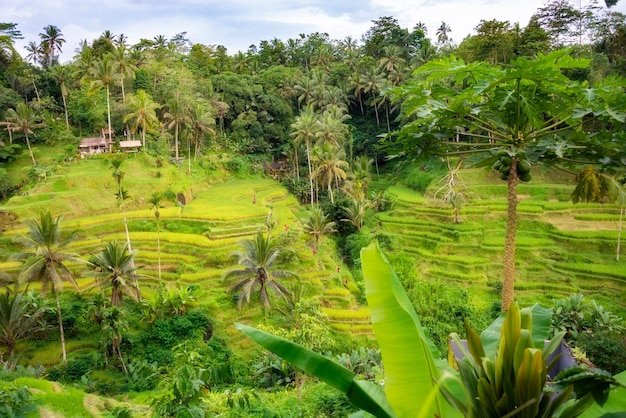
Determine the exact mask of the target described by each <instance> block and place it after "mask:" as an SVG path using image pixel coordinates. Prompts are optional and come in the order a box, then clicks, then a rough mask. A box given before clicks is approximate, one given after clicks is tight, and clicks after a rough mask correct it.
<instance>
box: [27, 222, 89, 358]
mask: <svg viewBox="0 0 626 418" xmlns="http://www.w3.org/2000/svg"><path fill="white" fill-rule="evenodd" d="M24 223H25V224H26V226H27V227H28V232H27V233H26V234H20V235H18V236H16V237H15V240H16V241H17V242H18V243H20V244H22V245H23V246H24V247H25V250H24V251H23V252H21V253H18V254H17V255H16V257H17V258H25V259H26V262H25V263H24V266H23V267H22V270H21V271H20V274H19V275H18V280H19V281H23V280H26V281H27V282H29V283H30V282H40V283H41V288H42V292H46V291H47V290H48V289H50V290H51V291H52V295H53V296H54V301H55V302H56V308H57V314H58V319H59V333H60V336H61V351H62V355H63V365H67V354H66V351H65V335H64V333H63V316H62V314H61V303H60V302H59V292H60V291H61V289H62V288H63V282H65V281H66V282H69V283H70V284H72V285H73V286H74V287H75V288H78V285H77V284H76V281H75V280H74V278H73V277H72V273H71V272H70V270H69V269H68V267H67V266H66V265H65V263H66V262H68V261H69V262H82V261H81V260H80V259H79V258H78V256H77V255H76V254H73V253H69V252H66V251H65V249H66V248H67V246H68V245H69V244H70V243H71V242H72V241H74V240H75V239H76V238H77V236H78V232H76V231H74V232H71V233H70V234H69V235H67V236H65V237H63V236H62V235H61V232H62V231H61V225H60V223H61V217H60V216H59V217H57V218H56V219H53V218H52V215H50V212H43V213H42V214H41V216H40V220H39V222H38V221H37V220H35V219H27V220H26V221H24Z"/></svg>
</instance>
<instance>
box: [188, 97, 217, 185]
mask: <svg viewBox="0 0 626 418" xmlns="http://www.w3.org/2000/svg"><path fill="white" fill-rule="evenodd" d="M212 110H213V109H210V108H209V109H207V108H206V107H205V106H204V105H202V104H201V103H198V104H196V105H195V106H193V107H191V108H190V109H189V127H190V128H191V131H192V132H193V143H194V148H195V149H194V161H195V159H196V158H197V157H198V152H199V150H200V145H201V144H202V139H203V138H204V135H205V134H209V135H212V136H215V133H216V132H215V118H214V117H213V112H212ZM187 154H188V155H187V157H188V159H189V161H188V163H189V172H190V173H191V149H188V150H187Z"/></svg>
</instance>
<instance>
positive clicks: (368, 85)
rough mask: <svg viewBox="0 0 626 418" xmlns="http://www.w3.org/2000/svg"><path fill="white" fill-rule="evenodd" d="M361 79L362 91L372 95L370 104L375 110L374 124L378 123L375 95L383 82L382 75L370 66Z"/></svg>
mask: <svg viewBox="0 0 626 418" xmlns="http://www.w3.org/2000/svg"><path fill="white" fill-rule="evenodd" d="M363 79H364V81H365V87H364V88H363V93H370V94H371V95H372V105H373V106H374V111H375V112H376V124H377V125H380V119H379V117H378V107H377V105H376V102H375V100H376V95H377V94H378V91H379V90H380V86H381V85H382V83H383V77H382V75H381V74H380V73H379V72H378V71H377V70H376V67H371V68H370V69H369V70H368V71H366V72H365V73H364V74H363Z"/></svg>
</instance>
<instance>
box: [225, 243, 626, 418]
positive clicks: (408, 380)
mask: <svg viewBox="0 0 626 418" xmlns="http://www.w3.org/2000/svg"><path fill="white" fill-rule="evenodd" d="M361 258H362V262H363V275H364V280H365V284H366V296H367V300H368V303H369V306H370V311H371V318H372V326H373V328H374V332H375V334H376V338H377V340H378V344H379V346H380V349H381V353H382V358H383V362H384V367H385V389H384V391H383V389H382V388H380V387H379V386H377V385H375V384H372V383H369V382H366V381H362V380H359V379H357V378H356V376H355V374H354V373H352V372H351V371H350V370H348V369H346V368H345V367H343V366H340V365H339V364H337V363H335V362H333V361H331V360H330V359H328V358H325V357H323V356H321V355H319V354H317V353H314V352H312V351H310V350H307V349H305V348H304V347H302V346H299V345H298V344H295V343H293V342H291V341H288V340H285V339H283V338H280V337H276V336H273V335H271V334H267V333H264V332H262V331H259V330H257V329H254V328H251V327H248V326H246V325H242V324H236V328H238V329H239V330H241V331H242V332H244V333H245V334H246V335H247V336H248V337H250V338H252V339H253V340H254V341H256V342H257V343H258V344H260V345H262V346H263V347H265V348H267V349H268V350H270V351H272V352H273V353H275V354H277V355H279V356H280V357H281V358H283V359H285V360H287V361H289V362H290V363H292V364H294V365H296V366H298V367H300V368H302V369H304V370H305V371H307V372H310V373H312V374H314V375H315V376H317V377H318V378H319V379H320V380H322V381H323V382H326V383H328V384H329V385H331V386H333V387H336V388H337V389H339V390H340V391H342V392H343V393H345V394H346V395H347V396H348V399H349V400H350V402H352V404H353V405H355V406H356V407H358V408H361V409H362V410H364V411H367V412H369V413H371V414H374V415H375V416H377V417H427V416H435V415H436V416H439V417H455V416H459V415H460V412H459V411H462V412H467V413H468V414H469V415H468V416H482V415H476V414H474V413H473V412H472V411H474V410H476V408H477V407H478V405H477V404H476V403H477V402H478V403H481V402H485V404H484V405H482V406H481V407H483V408H487V409H485V411H484V412H485V413H491V411H496V415H495V416H507V417H508V416H513V415H514V414H515V412H516V411H517V410H518V409H519V411H522V415H521V416H528V417H534V416H546V417H549V416H552V414H553V413H554V412H556V406H558V405H560V404H562V403H563V402H565V401H566V400H567V398H568V396H569V394H570V393H571V392H573V391H575V392H576V396H577V397H579V398H584V399H583V400H582V401H580V402H578V401H575V402H573V403H570V404H568V408H569V409H566V410H565V411H563V414H561V415H560V416H562V417H566V416H567V417H570V416H571V417H574V416H578V415H579V414H580V413H581V412H583V411H584V409H585V408H586V407H588V406H589V405H590V403H591V402H592V401H593V399H594V398H597V396H596V395H597V394H598V393H605V392H606V389H607V388H608V387H610V386H611V385H612V384H614V383H617V382H616V381H615V380H613V379H611V378H609V377H607V376H602V375H600V374H597V373H589V372H588V371H585V372H584V373H583V372H580V373H579V372H577V373H575V374H573V375H567V376H565V378H566V379H564V381H563V385H562V387H561V389H562V393H561V394H560V395H556V397H557V398H558V399H557V400H556V401H552V398H551V395H544V383H545V379H546V375H547V369H548V365H546V363H545V360H546V355H547V353H548V352H551V351H553V350H554V347H556V346H557V345H558V343H559V338H556V339H555V340H554V341H553V342H552V343H551V344H549V345H548V347H547V348H546V349H544V350H541V349H537V348H534V347H536V346H541V345H542V344H543V343H544V340H545V339H546V337H547V335H548V331H549V325H550V317H551V313H550V311H549V310H548V309H546V308H541V307H539V306H537V305H535V306H534V307H532V308H529V309H527V310H526V311H525V312H524V314H522V313H521V312H520V311H519V309H518V308H517V306H514V307H513V308H512V310H511V312H510V313H509V314H508V315H507V316H505V315H504V314H503V315H501V316H500V318H498V319H497V320H496V321H494V323H492V325H490V326H489V327H488V328H487V330H486V331H485V332H483V334H482V335H481V336H480V337H479V336H478V335H477V334H476V333H475V332H473V331H471V330H468V332H470V331H471V332H470V337H469V345H470V352H471V353H468V354H467V356H466V358H467V360H466V362H465V363H462V364H463V366H461V363H460V367H461V379H458V378H455V377H454V374H451V372H450V369H449V368H448V367H447V364H446V363H445V362H442V361H441V360H438V358H439V354H438V352H437V350H436V348H435V346H434V344H433V343H432V342H431V341H430V339H429V338H428V337H427V336H426V334H425V332H424V330H423V328H422V326H421V324H420V321H419V319H418V317H417V314H416V313H415V311H414V310H413V309H412V307H411V303H410V300H409V298H408V297H407V295H406V293H404V290H403V289H402V286H401V284H400V282H399V280H398V279H397V277H396V276H395V274H394V272H393V270H392V269H391V267H390V265H389V263H388V261H387V260H386V258H385V257H384V256H383V255H382V253H381V252H380V250H379V249H378V248H377V247H376V246H375V245H370V246H369V247H367V248H365V249H363V251H362V253H361ZM522 328H524V329H523V330H522ZM560 338H562V335H561V337H560ZM498 342H500V344H499V345H498ZM496 353H498V354H496ZM464 361H465V360H464ZM472 361H473V362H474V365H472V364H471V362H472ZM514 371H515V372H518V371H521V372H522V373H520V374H516V373H514ZM496 376H498V377H499V380H496ZM512 376H515V377H513V380H510V379H511V377H512ZM480 379H484V380H480ZM461 381H462V382H463V383H465V384H468V386H467V387H465V388H463V386H461V385H460V382H461ZM477 381H481V382H483V383H477ZM487 381H488V382H493V383H495V386H494V385H489V384H487ZM585 382H587V383H590V384H589V385H587V386H586V385H585ZM516 388H517V391H519V392H520V394H521V395H520V396H517V397H516V394H515V389H516ZM588 392H595V393H592V394H588ZM443 394H445V398H446V399H447V400H449V401H450V402H451V404H452V405H453V406H454V408H456V409H453V408H452V407H451V406H450V404H448V403H446V402H445V401H444V397H443V396H444V395H443ZM489 394H494V397H491V398H490V397H489ZM498 394H499V396H498V397H496V396H495V395H498ZM502 395H504V396H502ZM500 396H502V397H500ZM546 402H547V406H546V405H544V403H546ZM507 405H508V407H505V406H507ZM538 406H539V408H541V409H542V410H543V411H546V413H547V414H546V415H533V414H532V411H533V410H534V409H535V408H537V407H538ZM505 410H506V411H505ZM560 412H561V411H560ZM509 413H510V414H509ZM498 414H500V415H498Z"/></svg>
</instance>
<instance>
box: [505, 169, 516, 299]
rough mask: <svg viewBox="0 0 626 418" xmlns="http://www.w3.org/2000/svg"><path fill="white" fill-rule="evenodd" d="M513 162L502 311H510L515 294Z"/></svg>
mask: <svg viewBox="0 0 626 418" xmlns="http://www.w3.org/2000/svg"><path fill="white" fill-rule="evenodd" d="M518 161H519V160H518V159H517V158H514V159H513V161H512V162H511V171H510V172H509V178H508V180H507V210H506V236H505V239H504V283H503V285H502V311H508V310H509V307H510V306H511V304H512V303H513V297H514V294H515V235H516V233H517V203H518V201H517V184H518V178H517V163H518Z"/></svg>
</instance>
